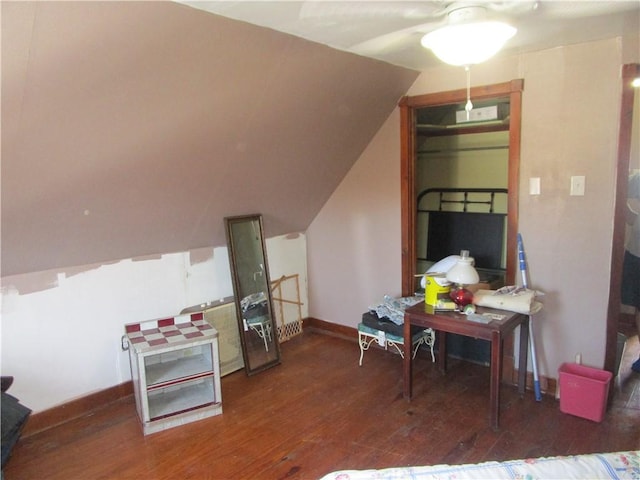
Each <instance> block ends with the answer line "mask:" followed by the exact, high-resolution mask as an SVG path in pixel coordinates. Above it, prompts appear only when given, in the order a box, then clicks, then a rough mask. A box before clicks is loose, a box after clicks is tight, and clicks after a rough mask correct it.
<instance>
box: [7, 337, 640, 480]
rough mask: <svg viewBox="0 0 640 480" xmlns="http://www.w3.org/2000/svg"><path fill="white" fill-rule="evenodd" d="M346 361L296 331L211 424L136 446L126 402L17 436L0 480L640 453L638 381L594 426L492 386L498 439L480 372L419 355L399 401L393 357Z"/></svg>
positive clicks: (302, 475)
mask: <svg viewBox="0 0 640 480" xmlns="http://www.w3.org/2000/svg"><path fill="white" fill-rule="evenodd" d="M636 344H637V339H636ZM634 355H636V356H637V353H634ZM358 357H359V350H358V346H357V343H355V342H354V341H348V340H344V339H340V338H337V337H333V336H330V335H326V334H322V333H317V332H314V331H305V332H304V333H303V334H302V335H300V336H298V337H295V338H294V339H292V340H290V341H288V342H286V343H284V344H282V365H279V366H277V367H275V368H272V369H270V370H268V371H265V372H263V373H260V374H258V375H257V376H253V377H246V376H245V374H244V372H236V373H233V374H231V375H228V376H226V377H224V378H223V379H222V392H223V406H224V407H223V408H224V413H223V414H222V415H220V416H217V417H213V418H209V419H205V420H201V421H199V422H196V423H192V424H188V425H185V426H182V427H178V428H175V429H171V430H167V431H164V432H160V433H157V434H153V435H150V436H147V437H144V436H143V435H142V431H141V428H140V425H139V423H138V420H137V417H136V411H135V404H134V399H133V398H132V397H128V398H125V399H122V400H120V401H117V402H114V403H113V404H110V405H108V406H106V407H104V408H101V409H99V410H97V411H95V412H94V413H93V414H91V415H87V416H85V417H83V418H79V419H76V420H73V421H70V422H68V423H66V424H63V425H60V426H58V427H55V428H51V429H49V430H47V431H44V432H41V433H38V434H34V435H31V436H29V437H27V438H24V437H23V438H21V439H20V441H19V442H18V444H17V446H16V448H15V449H14V451H13V453H12V456H11V458H10V460H9V462H8V464H7V466H6V468H5V471H4V478H5V479H6V480H21V479H29V480H32V479H40V478H47V479H49V480H56V479H65V480H70V479H134V478H135V479H147V478H148V479H200V478H202V479H313V478H319V477H321V476H322V475H324V474H326V473H328V472H330V471H334V470H340V469H365V468H384V467H392V466H404V465H423V464H438V463H449V464H460V463H476V462H481V461H486V460H506V459H514V458H526V457H537V456H547V455H564V454H577V453H592V452H598V451H618V450H637V449H640V428H639V427H640V392H639V389H638V383H639V382H638V378H637V377H640V375H637V374H630V375H626V376H625V377H624V381H622V382H616V385H615V387H614V388H615V389H616V395H615V400H614V401H613V402H612V405H611V406H610V408H609V411H608V413H607V415H606V417H605V419H604V421H603V422H602V423H595V422H591V421H589V420H585V419H581V418H578V417H573V416H570V415H566V414H563V413H561V412H560V410H559V406H558V401H557V400H556V399H554V398H552V397H545V398H543V401H542V402H535V400H534V398H533V393H532V392H527V394H526V395H525V397H524V398H520V397H519V396H518V394H517V390H516V388H515V387H511V386H508V385H504V386H503V387H502V389H501V395H502V402H501V408H502V411H501V417H500V422H501V428H500V430H499V431H497V432H496V431H493V430H492V429H491V428H490V427H489V425H488V415H489V409H488V391H489V369H488V368H487V367H482V366H478V365H473V364H469V363H467V362H462V361H455V360H452V361H450V370H449V372H448V374H447V375H444V376H443V375H441V374H440V373H439V372H438V370H437V369H436V368H435V366H434V365H433V364H431V361H430V358H429V357H428V355H427V353H426V352H420V353H419V354H418V358H417V359H416V366H415V372H414V378H415V384H414V398H413V400H412V401H411V402H407V401H405V400H404V399H403V398H402V393H401V392H402V366H401V359H400V357H399V356H398V355H394V354H391V353H389V352H384V351H382V350H378V349H376V350H373V351H369V352H366V353H365V357H364V363H363V366H362V367H358ZM631 360H632V359H631V357H629V358H628V359H626V360H624V362H627V363H628V362H630V361H631ZM624 362H623V363H624ZM621 378H622V377H621Z"/></svg>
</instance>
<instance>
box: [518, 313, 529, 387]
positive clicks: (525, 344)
mask: <svg viewBox="0 0 640 480" xmlns="http://www.w3.org/2000/svg"><path fill="white" fill-rule="evenodd" d="M530 321H531V318H530V317H529V316H527V318H526V320H525V321H524V322H522V323H521V324H520V359H519V361H518V393H519V394H520V395H524V392H525V389H526V384H527V353H528V351H529V322H530Z"/></svg>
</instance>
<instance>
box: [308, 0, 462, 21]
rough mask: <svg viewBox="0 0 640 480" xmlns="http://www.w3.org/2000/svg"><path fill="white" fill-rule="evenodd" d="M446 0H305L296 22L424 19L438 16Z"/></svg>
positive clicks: (445, 4) (446, 2) (444, 6)
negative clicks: (312, 20) (425, 0)
mask: <svg viewBox="0 0 640 480" xmlns="http://www.w3.org/2000/svg"><path fill="white" fill-rule="evenodd" d="M449 3H451V2H450V1H447V0H434V1H430V2H415V1H408V2H405V1H377V0H374V1H357V2H355V1H326V0H307V1H305V2H303V4H302V6H301V7H300V13H299V18H300V19H305V18H307V19H309V18H312V19H320V18H322V19H325V20H331V19H332V18H334V19H337V20H338V19H339V20H344V19H345V18H352V19H353V20H371V19H381V18H386V19H389V18H404V19H419V20H422V19H425V18H431V17H434V16H440V15H442V13H443V11H444V9H445V8H446V6H447V5H448V4H449Z"/></svg>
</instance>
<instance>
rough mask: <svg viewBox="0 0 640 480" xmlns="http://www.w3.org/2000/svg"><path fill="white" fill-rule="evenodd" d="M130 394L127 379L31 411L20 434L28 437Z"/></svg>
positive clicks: (129, 385)
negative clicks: (96, 390) (35, 411)
mask: <svg viewBox="0 0 640 480" xmlns="http://www.w3.org/2000/svg"><path fill="white" fill-rule="evenodd" d="M130 395H133V383H132V382H130V381H129V382H125V383H121V384H120V385H115V386H113V387H110V388H107V389H105V390H101V391H99V392H95V393H92V394H90V395H87V396H84V397H81V398H78V399H76V400H72V401H70V402H67V403H64V404H62V405H59V406H57V407H52V408H49V409H48V410H43V411H42V412H38V413H32V414H31V415H30V416H29V419H28V420H27V423H26V425H25V426H24V429H23V430H22V436H23V437H28V436H29V435H33V434H35V433H38V432H42V431H43V430H47V429H49V428H51V427H55V426H56V425H60V424H61V423H64V422H68V421H69V420H73V419H74V418H78V417H82V416H83V415H87V414H88V413H91V412H92V411H94V410H96V409H97V408H100V407H103V406H104V405H107V404H109V403H112V402H115V401H116V400H120V399H121V398H125V397H128V396H130Z"/></svg>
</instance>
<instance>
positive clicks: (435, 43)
mask: <svg viewBox="0 0 640 480" xmlns="http://www.w3.org/2000/svg"><path fill="white" fill-rule="evenodd" d="M486 13H487V12H486V8H485V7H482V6H466V7H461V8H457V9H455V10H452V11H451V12H449V15H448V17H447V20H448V24H447V25H446V26H444V27H441V28H438V29H437V30H434V31H433V32H430V33H427V34H426V35H425V36H424V37H422V42H421V43H422V46H423V47H425V48H428V49H430V50H431V51H433V53H434V54H435V55H436V56H437V57H438V58H439V59H440V60H442V61H443V62H445V63H448V64H449V65H455V66H458V67H460V66H465V67H468V66H469V65H475V64H476V63H482V62H484V61H486V60H488V59H490V58H491V57H493V56H494V55H495V54H496V53H498V51H499V50H500V49H501V48H502V47H503V46H504V44H505V43H506V41H507V40H509V39H510V38H511V37H513V36H514V35H515V34H516V31H517V30H516V29H515V28H514V27H512V26H511V25H509V24H507V23H504V22H499V21H493V20H487V19H486Z"/></svg>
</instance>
